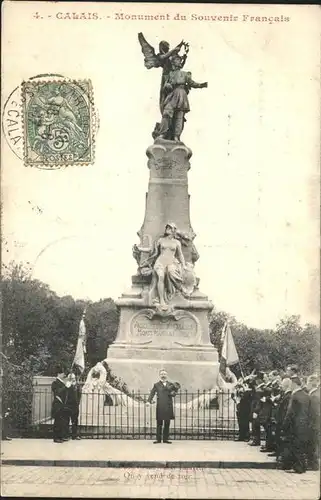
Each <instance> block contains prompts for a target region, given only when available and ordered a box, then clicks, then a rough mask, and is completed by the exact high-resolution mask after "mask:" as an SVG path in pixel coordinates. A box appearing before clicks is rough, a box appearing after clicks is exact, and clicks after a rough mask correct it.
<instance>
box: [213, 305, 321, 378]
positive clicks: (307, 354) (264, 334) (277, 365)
mask: <svg viewBox="0 0 321 500" xmlns="http://www.w3.org/2000/svg"><path fill="white" fill-rule="evenodd" d="M226 320H228V321H229V324H230V327H231V330H232V334H233V338H234V341H235V345H236V348H237V351H238V354H239V358H240V362H241V366H242V369H243V372H244V373H250V372H251V371H252V370H253V369H254V368H256V369H260V370H272V369H283V368H285V367H286V366H287V365H289V364H297V365H298V366H299V368H300V371H301V372H302V374H309V373H312V372H314V371H318V370H319V366H320V329H319V328H318V327H317V326H316V325H312V324H309V323H307V324H305V325H303V326H302V325H301V324H300V316H288V317H285V318H283V319H282V320H281V321H280V322H279V323H278V324H277V326H276V328H275V329H273V330H272V329H257V328H248V327H247V326H245V325H244V324H242V323H239V322H237V321H236V319H235V318H234V317H232V316H229V315H228V314H227V313H224V312H222V311H215V310H214V312H213V313H212V316H211V321H210V336H211V341H212V343H213V344H214V346H215V347H216V348H217V349H218V350H219V352H220V350H221V343H220V337H221V333H222V329H223V325H224V323H225V321H226Z"/></svg>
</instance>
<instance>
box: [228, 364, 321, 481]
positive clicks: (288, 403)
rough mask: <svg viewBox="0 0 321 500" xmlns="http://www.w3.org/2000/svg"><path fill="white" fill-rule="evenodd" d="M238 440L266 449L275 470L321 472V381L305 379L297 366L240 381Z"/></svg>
mask: <svg viewBox="0 0 321 500" xmlns="http://www.w3.org/2000/svg"><path fill="white" fill-rule="evenodd" d="M232 397H233V399H234V400H235V402H236V412H237V419H238V425H239V438H238V440H239V441H248V444H249V445H250V446H261V440H262V436H263V437H264V445H263V446H261V449H260V451H261V452H262V453H269V456H272V457H275V458H276V460H277V467H278V468H280V469H283V470H293V471H294V472H297V473H303V472H306V470H308V469H309V470H318V469H319V450H320V377H319V375H316V374H315V375H310V376H309V377H301V376H300V374H299V372H298V368H297V366H296V365H291V366H288V367H287V368H286V370H284V371H282V372H279V371H277V370H273V371H271V372H270V373H265V372H260V371H254V372H253V373H252V374H251V375H249V376H246V377H242V378H240V379H239V380H238V382H237V385H236V386H235V392H234V393H233V395H232Z"/></svg>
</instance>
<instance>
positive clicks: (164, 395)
mask: <svg viewBox="0 0 321 500" xmlns="http://www.w3.org/2000/svg"><path fill="white" fill-rule="evenodd" d="M159 378H160V380H159V381H158V382H156V384H154V386H153V388H152V390H151V392H150V395H149V398H148V401H147V405H150V404H151V403H152V401H153V398H154V396H155V395H157V406H156V421H157V431H156V441H154V444H158V443H161V441H162V437H163V443H166V444H171V441H169V426H170V421H171V420H173V419H174V409H173V397H174V396H176V394H177V392H178V390H179V388H180V386H179V384H178V383H176V384H173V383H172V382H169V380H168V375H167V372H166V370H160V372H159ZM163 425H164V429H163Z"/></svg>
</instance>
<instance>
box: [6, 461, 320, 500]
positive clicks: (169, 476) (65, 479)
mask: <svg viewBox="0 0 321 500" xmlns="http://www.w3.org/2000/svg"><path fill="white" fill-rule="evenodd" d="M1 483H2V487H1V494H2V495H5V496H17V497H22V496H26V497H30V496H33V497H45V496H46V497H87V498H90V497H91V498H98V497H99V498H121V497H123V498H124V497H125V498H187V499H188V498H209V499H216V498H217V499H225V498H226V499H244V500H251V499H255V500H260V499H269V500H270V499H271V500H290V499H297V500H314V499H315V500H316V499H317V498H319V474H318V473H317V472H307V473H305V474H301V475H298V474H294V473H287V472H283V471H279V470H257V469H246V470H245V469H137V468H132V469H115V468H113V469H110V468H101V467H100V468H86V467H23V466H3V467H2V470H1Z"/></svg>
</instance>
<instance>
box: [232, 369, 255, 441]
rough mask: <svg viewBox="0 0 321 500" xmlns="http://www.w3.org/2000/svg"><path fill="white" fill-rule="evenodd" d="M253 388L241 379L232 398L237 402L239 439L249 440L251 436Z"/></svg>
mask: <svg viewBox="0 0 321 500" xmlns="http://www.w3.org/2000/svg"><path fill="white" fill-rule="evenodd" d="M251 398H252V389H251V388H250V387H249V386H248V385H247V384H246V383H245V382H244V381H243V380H242V379H240V380H239V382H238V384H237V386H236V394H234V393H233V394H232V399H233V400H234V401H235V403H236V417H237V422H238V427H239V437H238V441H248V440H249V438H250V417H251V404H252V401H251Z"/></svg>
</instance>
